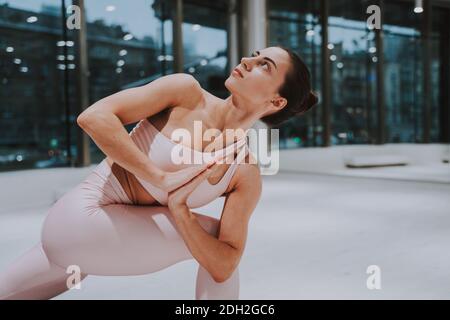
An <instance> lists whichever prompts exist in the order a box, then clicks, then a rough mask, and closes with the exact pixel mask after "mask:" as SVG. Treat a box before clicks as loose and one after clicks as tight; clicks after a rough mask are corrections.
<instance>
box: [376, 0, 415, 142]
mask: <svg viewBox="0 0 450 320" xmlns="http://www.w3.org/2000/svg"><path fill="white" fill-rule="evenodd" d="M385 11H386V12H389V14H387V15H386V17H385V24H384V32H385V36H384V70H385V71H384V90H385V96H386V99H385V105H386V113H385V121H386V140H387V142H420V141H422V137H423V99H422V97H423V61H422V40H421V21H422V20H421V18H422V17H423V15H421V14H417V13H414V5H413V3H409V2H401V1H395V2H394V1H387V2H386V5H385Z"/></svg>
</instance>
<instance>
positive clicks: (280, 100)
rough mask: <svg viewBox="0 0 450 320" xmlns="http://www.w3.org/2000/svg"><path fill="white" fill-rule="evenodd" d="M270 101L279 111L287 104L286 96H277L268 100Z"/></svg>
mask: <svg viewBox="0 0 450 320" xmlns="http://www.w3.org/2000/svg"><path fill="white" fill-rule="evenodd" d="M270 103H272V105H273V106H274V107H275V108H276V109H277V111H280V110H281V109H283V108H284V107H285V106H286V105H287V100H286V98H283V97H277V98H274V99H272V100H270Z"/></svg>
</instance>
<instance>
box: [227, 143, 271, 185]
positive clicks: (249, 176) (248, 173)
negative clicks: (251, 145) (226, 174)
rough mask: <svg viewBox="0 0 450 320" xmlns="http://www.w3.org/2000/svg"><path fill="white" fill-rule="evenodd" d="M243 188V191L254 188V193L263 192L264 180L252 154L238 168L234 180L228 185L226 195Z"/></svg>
mask: <svg viewBox="0 0 450 320" xmlns="http://www.w3.org/2000/svg"><path fill="white" fill-rule="evenodd" d="M239 186H241V187H242V188H241V189H244V190H245V188H247V187H248V188H253V189H254V191H257V192H258V191H259V192H260V190H261V187H262V178H261V170H260V168H259V166H258V164H257V161H256V159H255V157H254V156H253V155H252V153H251V152H249V153H247V155H246V157H245V160H243V161H242V162H241V163H240V164H239V165H238V167H237V169H236V172H235V174H234V175H233V178H232V179H231V181H230V184H229V185H228V188H227V190H226V193H229V192H232V191H233V190H236V189H238V187H239Z"/></svg>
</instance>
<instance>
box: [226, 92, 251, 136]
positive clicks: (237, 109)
mask: <svg viewBox="0 0 450 320" xmlns="http://www.w3.org/2000/svg"><path fill="white" fill-rule="evenodd" d="M245 103H248V102H245V101H244V100H242V99H240V98H239V97H236V96H233V95H230V96H229V97H228V98H226V99H224V100H222V99H221V104H220V105H219V113H218V114H219V119H220V120H218V122H219V123H220V127H221V129H222V131H223V130H225V129H243V130H247V129H250V128H251V127H252V126H253V125H254V123H255V122H256V121H257V120H258V119H259V115H255V114H253V113H251V112H248V111H247V110H252V108H247V107H244V106H245Z"/></svg>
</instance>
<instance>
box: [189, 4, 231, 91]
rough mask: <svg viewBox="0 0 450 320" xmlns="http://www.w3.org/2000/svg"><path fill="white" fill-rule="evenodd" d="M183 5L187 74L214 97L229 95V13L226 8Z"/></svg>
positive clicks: (223, 6)
mask: <svg viewBox="0 0 450 320" xmlns="http://www.w3.org/2000/svg"><path fill="white" fill-rule="evenodd" d="M216 6H217V7H213V6H198V5H194V4H191V3H188V2H185V3H184V5H183V8H184V12H183V17H184V22H183V26H182V28H183V51H184V52H183V54H184V57H183V58H184V72H186V73H190V74H192V75H193V76H194V77H195V78H196V79H197V80H198V81H199V82H200V84H201V86H202V87H203V88H204V89H206V90H208V91H209V92H211V93H212V94H214V95H216V96H218V97H221V98H226V97H227V96H228V95H229V92H228V90H226V88H225V85H224V83H225V80H226V78H227V77H228V76H229V72H228V70H227V61H228V59H227V9H226V6H225V5H222V6H220V5H218V4H217V3H216Z"/></svg>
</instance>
